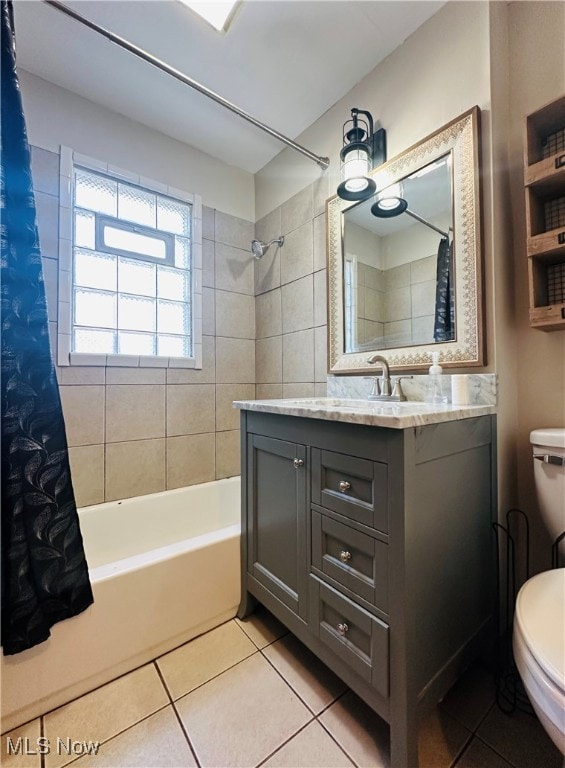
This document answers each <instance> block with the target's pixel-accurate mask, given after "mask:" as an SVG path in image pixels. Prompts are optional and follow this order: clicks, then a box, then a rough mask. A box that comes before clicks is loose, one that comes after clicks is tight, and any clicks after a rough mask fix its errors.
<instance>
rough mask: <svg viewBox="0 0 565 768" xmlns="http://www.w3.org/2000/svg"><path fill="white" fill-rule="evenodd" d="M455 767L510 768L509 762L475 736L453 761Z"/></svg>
mask: <svg viewBox="0 0 565 768" xmlns="http://www.w3.org/2000/svg"><path fill="white" fill-rule="evenodd" d="M455 768H511V764H510V763H509V762H507V761H506V760H505V759H504V758H503V757H500V755H497V754H496V752H494V751H493V750H492V749H491V748H490V747H487V745H486V744H483V742H482V741H481V740H480V739H477V738H476V737H475V738H474V739H473V741H472V742H471V744H470V745H469V746H468V747H467V749H466V750H465V752H463V754H462V755H461V757H460V758H459V760H458V761H457V762H456V763H455Z"/></svg>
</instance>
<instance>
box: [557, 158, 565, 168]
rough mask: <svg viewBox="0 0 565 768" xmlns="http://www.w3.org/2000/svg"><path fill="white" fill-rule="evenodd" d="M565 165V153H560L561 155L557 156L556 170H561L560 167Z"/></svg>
mask: <svg viewBox="0 0 565 768" xmlns="http://www.w3.org/2000/svg"><path fill="white" fill-rule="evenodd" d="M564 165H565V155H560V156H559V157H556V158H555V170H559V168H563V166H564Z"/></svg>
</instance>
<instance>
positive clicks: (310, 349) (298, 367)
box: [283, 329, 314, 383]
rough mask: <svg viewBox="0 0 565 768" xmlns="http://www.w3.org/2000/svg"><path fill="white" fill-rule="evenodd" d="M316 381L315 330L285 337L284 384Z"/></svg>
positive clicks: (288, 334) (298, 332)
mask: <svg viewBox="0 0 565 768" xmlns="http://www.w3.org/2000/svg"><path fill="white" fill-rule="evenodd" d="M313 381H314V330H313V329H310V330H307V331H297V332H296V333H287V334H285V335H284V336H283V382H284V383H292V382H313Z"/></svg>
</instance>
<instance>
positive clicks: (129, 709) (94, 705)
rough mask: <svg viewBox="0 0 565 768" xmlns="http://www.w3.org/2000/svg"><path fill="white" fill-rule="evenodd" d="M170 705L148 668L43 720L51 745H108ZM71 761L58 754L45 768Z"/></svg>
mask: <svg viewBox="0 0 565 768" xmlns="http://www.w3.org/2000/svg"><path fill="white" fill-rule="evenodd" d="M168 703H169V698H168V696H167V692H166V691H165V689H164V687H163V684H162V683H161V680H160V679H159V675H158V674H157V670H156V669H155V667H154V666H153V664H148V665H146V666H145V667H141V668H140V669H136V670H135V671H134V672H130V673H129V674H128V675H124V676H123V677H120V678H118V679H117V680H114V681H112V682H111V683H108V684H107V685H103V686H102V687H101V688H98V689H97V690H95V691H92V693H88V694H87V695H86V696H82V697H81V698H80V699H77V700H76V701H72V702H71V703H70V704H65V706H63V707H59V709H55V710H54V711H53V712H50V713H49V714H48V715H46V716H45V720H44V723H45V736H46V737H47V738H49V739H50V741H51V743H56V741H57V737H60V738H61V739H64V740H65V741H66V740H67V739H69V738H70V739H72V740H73V741H101V742H102V741H106V740H108V739H110V738H111V737H112V736H115V735H116V734H117V733H120V731H123V730H125V729H126V728H129V727H130V726H132V725H135V724H136V723H138V722H139V721H140V720H142V719H143V718H144V717H147V716H148V715H150V714H152V713H153V712H156V711H157V710H158V709H161V708H162V707H164V706H166V705H167V704H168ZM71 759H73V758H72V757H71V756H69V755H67V754H66V753H63V754H57V751H56V750H55V751H54V752H53V751H52V752H51V753H50V754H48V755H46V759H45V764H46V766H47V768H56V767H57V766H61V765H65V764H66V763H68V762H69V761H70V760H71Z"/></svg>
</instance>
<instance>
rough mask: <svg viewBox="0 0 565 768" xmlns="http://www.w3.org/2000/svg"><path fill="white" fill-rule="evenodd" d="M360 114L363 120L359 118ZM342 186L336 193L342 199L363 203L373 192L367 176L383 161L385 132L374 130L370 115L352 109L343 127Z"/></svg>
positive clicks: (372, 184)
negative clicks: (349, 118)
mask: <svg viewBox="0 0 565 768" xmlns="http://www.w3.org/2000/svg"><path fill="white" fill-rule="evenodd" d="M359 115H363V116H364V117H359ZM339 156H340V158H341V183H340V185H339V187H338V188H337V194H338V196H339V197H341V198H342V199H343V200H366V199H367V198H368V197H371V195H372V194H374V192H375V190H376V188H377V187H376V184H375V182H374V180H373V179H372V178H370V176H369V173H370V171H371V170H372V169H373V168H376V167H377V165H381V164H382V163H384V162H385V160H386V131H385V129H384V128H379V129H378V130H377V131H375V130H374V125H373V117H372V115H371V113H370V112H367V111H365V110H363V109H357V107H353V109H352V110H351V120H347V121H346V122H345V123H344V125H343V148H342V150H341V152H340V153H339Z"/></svg>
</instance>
